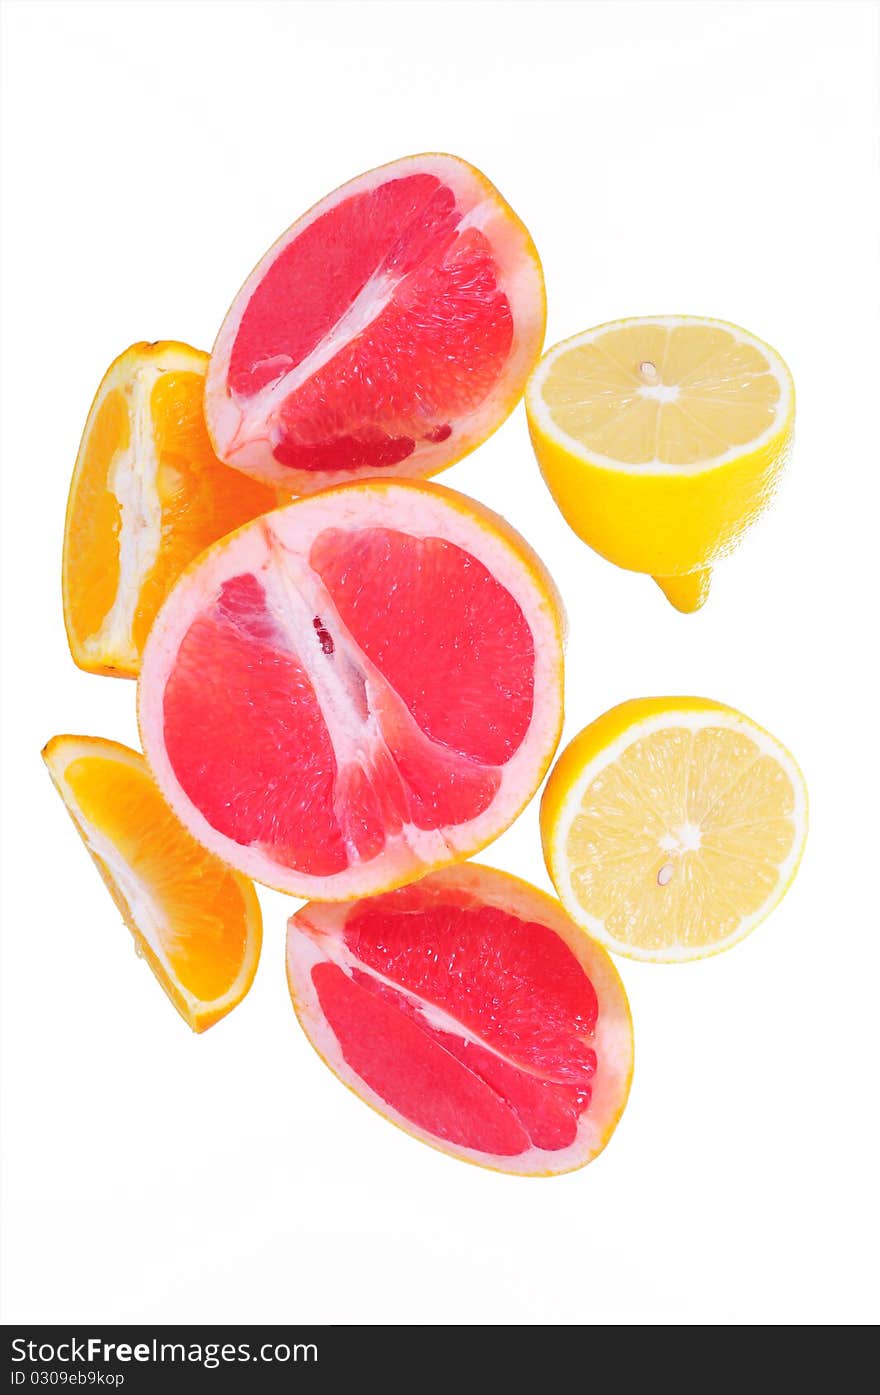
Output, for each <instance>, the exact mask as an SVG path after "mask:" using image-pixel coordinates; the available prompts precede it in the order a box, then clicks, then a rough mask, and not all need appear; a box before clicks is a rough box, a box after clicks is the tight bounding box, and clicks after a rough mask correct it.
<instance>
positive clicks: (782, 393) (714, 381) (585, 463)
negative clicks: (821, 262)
mask: <svg viewBox="0 0 880 1395" xmlns="http://www.w3.org/2000/svg"><path fill="white" fill-rule="evenodd" d="M526 412H527V415H528V421H529V431H530V433H531V437H532V444H533V446H534V449H535V454H536V455H537V458H538V462H539V464H540V466H541V471H542V473H543V475H544V478H545V480H546V482H547V485H548V486H549V488H550V491H551V493H552V495H553V497H554V499H555V500H556V503H557V504H558V506H559V508H560V510H561V511H562V514H563V515H564V517H565V519H566V520H567V522H568V523H569V524H570V526H571V527H572V528H573V529H574V531H575V532H576V533H577V534H578V536H579V537H581V538H583V540H584V541H585V542H587V543H589V545H590V546H591V547H593V548H595V550H596V551H597V552H599V553H601V555H602V556H603V557H607V558H608V560H609V561H611V562H615V563H617V565H618V566H620V567H626V568H628V569H629V570H631V571H637V572H647V573H648V575H650V576H653V577H654V579H655V580H656V581H657V582H658V584H659V585H660V587H661V588H662V589H663V591H664V592H665V593H666V595H667V597H668V598H669V600H670V601H671V602H672V604H673V605H674V606H676V607H677V609H679V610H684V611H690V610H696V609H697V608H698V607H699V606H700V605H702V604H703V602H704V601H705V599H706V597H707V595H708V590H709V577H710V568H711V566H712V565H713V564H714V563H715V562H716V561H718V560H719V559H720V558H722V557H724V556H726V555H727V553H729V552H730V551H731V550H732V549H733V548H734V547H735V546H736V544H737V543H738V542H739V540H740V538H741V537H742V534H743V533H744V532H745V530H746V529H747V528H748V527H749V525H750V524H751V523H753V522H754V520H755V519H756V518H757V517H758V515H759V514H760V513H761V512H762V510H763V509H764V508H765V507H766V506H767V504H768V503H769V501H770V500H771V498H772V496H773V493H774V491H775V488H776V485H777V482H778V479H779V475H780V473H781V471H782V469H783V467H784V465H785V462H786V460H787V458H788V455H789V453H790V449H791V442H792V436H793V430H794V383H793V381H792V377H791V373H790V372H789V370H788V368H787V367H786V365H785V363H784V362H783V360H782V359H781V358H780V356H779V354H777V353H776V352H775V350H773V349H771V348H770V347H769V345H767V344H764V343H762V341H761V340H760V339H756V338H755V336H754V335H752V334H749V333H747V332H746V331H745V330H744V329H740V328H738V326H736V325H732V324H728V323H726V322H725V321H723V320H708V319H699V318H696V317H694V316H689V315H660V316H648V317H646V318H642V319H630V320H616V321H613V322H612V323H610V324H605V325H599V326H598V328H596V329H590V330H587V331H585V332H584V333H583V334H578V335H575V337H574V338H573V339H566V340H564V341H563V342H562V343H561V344H557V345H556V346H555V347H554V348H552V349H550V351H549V352H548V353H547V354H546V355H545V356H544V358H543V359H542V360H541V362H540V363H539V364H538V366H537V368H536V369H535V371H534V373H533V374H532V376H531V378H530V380H529V383H528V387H527V389H526Z"/></svg>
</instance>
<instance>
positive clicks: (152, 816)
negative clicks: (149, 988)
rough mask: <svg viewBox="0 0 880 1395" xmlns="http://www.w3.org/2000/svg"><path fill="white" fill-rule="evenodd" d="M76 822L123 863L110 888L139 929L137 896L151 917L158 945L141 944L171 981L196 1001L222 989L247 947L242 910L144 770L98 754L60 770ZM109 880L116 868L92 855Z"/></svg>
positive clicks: (227, 879)
mask: <svg viewBox="0 0 880 1395" xmlns="http://www.w3.org/2000/svg"><path fill="white" fill-rule="evenodd" d="M65 780H66V782H67V784H68V785H69V787H70V789H71V790H72V792H73V795H74V797H75V799H76V802H77V804H78V806H79V811H80V814H81V816H82V818H83V819H84V820H85V821H86V822H87V823H88V824H89V825H91V826H92V827H93V828H94V829H95V830H96V832H97V833H98V835H99V836H102V837H103V838H105V839H107V840H108V841H109V842H110V843H111V844H112V845H113V849H114V850H115V851H116V852H117V853H118V857H119V861H120V862H122V863H125V864H126V865H127V869H129V870H130V878H126V880H125V884H124V885H122V884H120V883H119V882H117V886H116V888H114V896H115V898H116V899H117V900H119V897H120V895H121V897H122V900H123V902H124V903H127V905H128V908H129V911H130V912H131V916H132V918H133V919H135V920H136V921H137V922H138V928H139V929H143V926H142V924H141V920H142V919H143V916H142V915H141V916H140V917H138V909H139V907H138V906H135V905H134V904H132V903H133V901H134V900H135V898H136V897H137V898H143V902H145V903H146V902H149V903H150V904H151V906H152V908H153V911H154V914H152V915H151V916H150V920H151V921H152V922H153V924H154V925H155V927H156V935H157V936H158V943H156V942H153V941H152V939H151V938H150V937H149V936H145V938H147V942H148V943H149V944H150V946H151V948H152V949H153V950H154V951H155V953H156V955H157V956H158V958H159V959H160V961H162V962H163V963H167V965H168V966H169V968H170V971H171V974H172V975H173V978H174V980H175V981H176V983H177V984H179V985H180V986H181V987H182V988H183V989H184V990H186V992H188V993H189V994H191V995H192V996H193V997H194V998H196V999H198V1000H199V1001H200V1002H203V1003H209V1002H213V1001H214V1000H216V999H218V998H220V997H222V996H223V995H224V994H225V993H227V992H228V991H229V989H230V988H231V987H232V985H233V984H234V983H235V980H236V979H237V977H238V975H239V974H240V972H241V969H242V964H243V962H244V959H245V957H246V953H247V947H248V931H249V923H248V908H247V906H246V905H245V901H244V897H243V895H242V892H241V888H240V886H239V883H238V880H237V878H236V877H235V875H234V874H233V873H232V872H231V871H229V870H228V869H227V868H225V867H224V866H223V864H222V863H220V862H219V861H218V859H217V858H215V857H213V856H212V855H211V854H210V853H207V852H206V851H205V850H204V849H203V848H201V847H200V846H199V844H198V843H196V842H195V840H194V839H193V838H192V837H190V835H189V834H188V833H187V832H186V830H185V829H184V828H183V826H182V825H181V824H180V823H179V822H178V820H177V819H176V817H175V816H174V814H173V813H172V812H171V810H170V809H169V808H168V806H167V805H166V803H165V801H164V800H163V798H162V796H161V795H160V794H159V791H158V789H157V788H156V786H155V784H154V783H153V781H152V779H151V778H150V776H149V774H148V773H147V771H146V768H144V770H139V769H137V768H136V767H135V766H133V765H130V764H128V763H126V762H122V761H119V760H113V759H111V758H108V757H105V756H80V757H78V758H76V759H74V760H72V761H71V762H70V764H69V765H68V766H67V768H66V770H65ZM99 855H100V856H101V860H102V862H103V864H104V866H105V868H106V871H107V873H109V875H110V876H111V877H112V876H115V874H116V871H117V863H116V860H115V859H114V861H113V863H111V862H110V861H109V859H108V858H107V857H106V856H105V855H104V854H103V853H101V852H100V850H99Z"/></svg>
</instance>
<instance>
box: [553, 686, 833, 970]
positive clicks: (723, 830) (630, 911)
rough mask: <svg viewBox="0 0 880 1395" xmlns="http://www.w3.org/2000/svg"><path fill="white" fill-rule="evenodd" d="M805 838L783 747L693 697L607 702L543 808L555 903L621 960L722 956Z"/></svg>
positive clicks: (801, 796) (766, 908)
mask: <svg viewBox="0 0 880 1395" xmlns="http://www.w3.org/2000/svg"><path fill="white" fill-rule="evenodd" d="M806 835H807V791H806V786H805V785H804V779H803V776H802V775H801V772H800V770H799V769H798V767H797V765H796V764H795V762H794V760H793V759H792V757H791V756H790V755H789V753H788V751H786V749H785V747H784V746H781V745H780V743H779V742H778V741H777V740H776V739H775V738H774V737H772V736H770V735H769V733H768V732H766V731H764V730H762V728H761V727H759V726H757V725H756V723H755V722H752V721H750V720H749V718H748V717H744V716H743V714H742V713H741V712H736V711H734V709H733V708H732V707H725V706H724V705H723V704H722V703H720V702H710V701H709V700H708V699H705V698H693V697H686V698H674V697H673V698H639V699H636V700H634V701H631V702H624V703H622V704H621V705H620V706H619V707H613V708H612V709H611V711H610V712H606V713H605V714H604V715H603V716H601V717H599V718H598V719H597V720H596V721H595V722H593V723H592V724H591V725H590V726H588V727H585V728H584V730H583V731H582V732H580V734H579V735H578V736H576V737H575V738H574V740H573V741H572V742H571V743H570V745H569V746H567V747H566V749H565V750H564V751H563V753H562V755H561V756H560V758H559V760H558V761H557V762H556V765H555V766H554V769H553V773H552V774H551V776H550V779H549V780H548V781H547V786H546V788H545V790H544V797H543V800H542V802H541V838H542V842H543V845H544V858H545V860H546V863H547V870H548V871H549V873H550V876H551V878H552V881H553V884H554V886H555V887H556V890H557V892H558V893H559V897H560V899H561V901H562V904H563V906H564V907H565V909H566V910H567V911H568V913H569V915H570V916H571V917H572V918H573V919H574V920H575V921H576V922H577V924H578V925H580V926H581V927H582V928H583V929H584V930H586V931H588V932H589V934H591V935H594V936H595V937H596V939H598V940H600V941H601V942H602V943H603V944H604V945H607V946H608V948H609V949H613V950H615V951H616V952H617V953H619V954H625V955H628V956H629V957H630V958H632V959H650V960H655V961H659V962H672V961H676V960H682V959H700V958H702V957H703V956H704V955H708V954H717V953H718V952H719V951H720V950H723V949H729V948H730V946H731V945H734V944H736V943H737V942H738V941H739V940H741V939H743V938H744V936H746V935H747V934H748V933H749V931H750V930H753V929H754V928H755V926H756V925H757V924H758V923H759V922H760V921H762V920H763V919H764V917H765V916H766V915H769V913H770V911H772V910H773V907H774V906H776V905H777V904H778V902H779V901H780V900H781V899H782V897H783V895H784V894H785V892H786V891H787V889H788V887H789V886H790V885H791V883H792V881H793V880H794V875H795V872H796V871H797V868H798V864H799V862H800V859H801V854H802V853H803V849H804V841H805V839H806Z"/></svg>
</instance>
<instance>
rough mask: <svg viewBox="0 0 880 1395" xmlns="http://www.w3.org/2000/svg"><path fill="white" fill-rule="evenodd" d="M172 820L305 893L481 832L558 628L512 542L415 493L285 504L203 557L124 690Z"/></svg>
mask: <svg viewBox="0 0 880 1395" xmlns="http://www.w3.org/2000/svg"><path fill="white" fill-rule="evenodd" d="M140 719H141V729H142V733H143V739H144V743H145V749H146V751H147V755H148V758H149V760H150V762H151V764H152V767H153V769H154V771H155V773H156V778H157V780H158V781H159V784H160V787H161V789H162V791H163V793H164V794H165V796H166V798H167V799H168V800H169V802H170V803H171V804H172V807H173V808H174V809H175V810H176V811H177V813H178V814H179V816H180V818H181V819H182V820H183V822H184V823H185V824H186V826H187V827H188V828H189V829H190V830H191V832H192V833H193V834H194V835H195V836H196V837H197V838H199V839H200V840H201V841H202V842H203V843H204V844H205V845H206V846H207V847H209V848H210V849H211V850H212V851H214V852H216V853H218V854H219V855H220V856H222V857H224V858H225V859H227V860H228V861H229V862H230V863H231V864H232V865H233V866H235V867H238V868H239V869H240V870H242V871H244V872H246V873H247V874H248V875H251V876H253V877H255V878H257V879H258V880H261V881H265V882H268V883H269V884H270V885H273V886H277V887H279V888H281V889H282V890H287V891H291V892H293V893H294V894H298V895H303V896H306V895H310V896H312V897H314V898H317V899H325V898H326V899H331V900H332V899H344V898H346V897H349V896H355V895H364V894H370V893H372V892H375V891H380V890H384V889H386V888H388V887H390V886H394V885H401V884H403V883H404V882H406V881H411V880H413V879H414V878H416V877H419V876H421V875H423V874H424V873H425V872H426V871H428V870H430V868H431V867H433V866H438V865H441V864H444V863H448V862H453V861H457V860H459V859H460V858H462V857H464V856H467V855H469V854H470V853H471V852H473V851H475V850H476V849H477V848H479V847H482V846H485V844H486V843H487V842H488V841H490V840H491V839H492V838H493V837H495V836H496V835H497V834H498V833H499V832H500V831H501V830H502V829H503V828H504V827H506V826H507V824H508V823H509V822H511V820H512V819H513V818H514V817H515V816H516V814H517V813H518V812H519V810H520V809H521V808H522V807H523V805H524V804H525V803H526V802H527V801H528V799H529V798H530V797H531V795H532V794H533V793H534V790H535V788H536V787H537V785H538V783H539V782H540V780H541V778H542V775H543V773H544V771H545V770H546V768H547V765H548V764H549V761H550V758H551V756H552V753H553V750H554V749H555V746H556V742H557V741H558V737H559V728H560V725H561V719H562V615H561V609H560V604H559V601H558V597H557V596H556V593H555V591H554V589H553V586H552V583H551V582H550V581H549V578H548V577H547V575H546V573H545V572H544V571H543V568H542V567H541V564H540V563H539V562H538V559H537V558H536V557H535V556H534V554H533V553H532V552H531V550H530V549H529V548H528V546H527V544H526V543H525V542H524V541H523V540H522V539H521V538H519V537H518V536H517V535H516V534H513V533H512V531H511V530H510V529H508V528H507V526H506V525H505V524H503V522H502V521H501V520H499V519H497V518H495V517H494V515H492V514H490V513H488V511H487V510H485V509H483V508H481V507H480V506H479V505H477V504H474V503H473V502H472V501H470V500H466V499H464V498H463V497H462V496H460V495H456V494H453V493H452V492H451V491H448V490H444V489H441V488H439V487H438V486H436V485H427V484H415V483H411V482H403V481H371V482H367V483H365V484H363V485H347V486H344V487H342V488H339V489H337V490H332V491H328V492H326V493H324V494H323V495H321V496H320V497H316V498H313V499H306V500H301V501H298V502H297V503H294V504H291V505H289V506H288V507H287V508H285V509H279V510H277V511H276V512H274V513H273V514H272V515H270V516H267V517H265V518H263V519H259V520H256V521H255V522H254V523H253V524H250V525H248V526H247V527H245V528H242V529H240V530H239V531H238V533H236V534H234V535H232V536H231V537H230V538H227V539H224V540H223V541H221V542H220V543H218V544H217V545H216V546H215V547H214V548H212V549H210V550H209V551H208V552H207V553H206V554H205V555H204V556H203V558H202V559H201V560H200V562H199V563H198V564H197V565H196V566H194V567H193V568H191V569H190V571H189V572H188V573H187V575H186V576H185V577H184V578H183V579H182V580H181V582H180V583H179V585H178V586H177V588H176V589H175V591H174V592H173V593H172V596H171V597H170V598H169V600H168V602H167V603H166V605H165V607H164V608H163V611H162V613H161V615H160V617H159V620H158V621H157V624H156V627H155V629H154V633H153V635H152V636H151V638H150V641H149V644H148V646H147V653H146V656H145V662H144V669H143V673H142V677H141V684H140Z"/></svg>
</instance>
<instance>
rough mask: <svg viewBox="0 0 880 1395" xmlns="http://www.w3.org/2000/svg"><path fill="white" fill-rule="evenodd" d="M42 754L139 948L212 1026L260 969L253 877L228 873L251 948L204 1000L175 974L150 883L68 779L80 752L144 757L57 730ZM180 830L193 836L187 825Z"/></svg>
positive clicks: (137, 765) (166, 985)
mask: <svg viewBox="0 0 880 1395" xmlns="http://www.w3.org/2000/svg"><path fill="white" fill-rule="evenodd" d="M42 756H43V760H44V762H45V764H46V768H47V770H48V771H49V775H50V776H51V779H52V783H53V784H54V786H55V788H56V789H57V791H58V793H59V794H60V796H61V798H62V800H63V801H64V805H65V808H66V809H67V812H68V814H69V815H70V818H71V820H72V822H73V824H74V827H75V828H76V830H77V832H78V833H79V835H80V837H81V838H82V841H83V842H84V844H85V846H86V848H87V849H88V852H89V855H90V857H91V858H92V861H93V862H94V864H95V866H96V867H97V869H98V871H99V872H100V874H101V878H102V880H103V882H104V884H105V886H106V887H107V890H108V891H109V893H110V895H111V896H112V898H113V900H114V902H115V904H116V907H117V909H118V910H119V912H120V914H121V915H122V918H123V920H124V921H125V924H126V925H127V927H128V929H129V930H130V932H131V934H132V937H133V939H134V942H135V948H136V950H137V953H138V954H139V955H140V956H141V957H142V958H144V959H145V960H146V962H147V963H148V964H149V966H150V968H151V969H152V971H153V974H154V975H155V977H156V979H157V980H158V982H159V984H160V985H161V987H162V989H163V990H164V992H165V993H166V995H167V996H168V998H169V1000H170V1001H171V1002H172V1003H173V1005H174V1007H175V1008H176V1009H177V1011H178V1012H179V1013H180V1016H181V1017H182V1018H183V1020H184V1021H185V1022H186V1023H187V1025H188V1026H189V1027H191V1028H192V1030H193V1031H194V1032H196V1033H202V1032H205V1031H207V1030H208V1028H209V1027H212V1026H214V1024H215V1023H217V1022H219V1021H220V1019H221V1018H223V1017H225V1016H226V1015H227V1014H228V1013H229V1012H231V1011H232V1009H233V1008H234V1007H236V1006H237V1005H238V1003H240V1002H241V1000H242V999H243V998H244V997H245V995H246V994H247V993H248V991H249V989H250V987H251V984H252V983H253V980H254V976H255V974H256V971H257V965H258V964H259V960H260V949H261V944H262V914H261V911H260V903H259V901H258V899H257V894H256V891H255V890H254V888H253V886H252V884H251V882H250V881H248V880H247V878H246V877H242V876H240V875H239V874H238V873H237V872H235V871H230V873H229V875H230V876H232V877H233V878H234V879H235V881H236V884H237V886H238V889H239V891H240V893H241V896H242V900H243V903H244V906H245V914H246V919H247V930H248V934H247V951H246V954H245V957H244V960H243V962H242V966H241V970H240V972H239V974H238V975H237V977H236V979H235V980H234V982H233V983H232V984H230V987H229V989H228V990H227V992H226V993H224V994H223V995H222V996H221V997H219V998H216V999H214V1000H213V1001H211V1002H203V1001H202V1000H201V999H199V998H197V997H195V996H194V995H193V994H192V993H190V992H189V991H188V990H187V989H186V988H185V987H184V986H183V985H182V984H181V983H179V982H178V981H177V979H176V978H175V975H174V971H173V969H172V967H171V965H170V964H169V962H168V959H167V956H166V954H165V953H164V951H163V948H162V945H161V942H160V938H159V936H158V935H157V934H156V926H157V924H158V922H159V920H160V918H161V917H162V912H161V910H160V909H159V908H158V906H157V904H156V902H155V900H154V898H153V897H152V895H151V891H150V888H149V887H148V886H146V885H145V884H144V883H143V882H142V881H140V880H139V879H138V878H137V876H136V875H135V874H134V873H133V870H132V868H131V867H130V865H129V864H128V862H127V861H126V860H125V859H124V858H123V857H122V856H121V854H120V853H119V850H118V849H117V848H116V847H115V846H114V844H113V842H112V840H111V839H110V838H109V837H108V836H107V835H106V834H105V833H104V832H102V831H101V830H100V829H99V828H96V827H95V826H94V824H92V823H91V822H90V821H88V820H86V819H85V818H84V817H83V814H82V811H81V810H80V808H79V806H78V803H77V799H76V796H75V794H74V792H73V790H72V789H71V787H70V785H69V784H68V782H67V779H66V774H65V772H66V770H67V768H68V766H69V765H70V764H71V763H72V762H73V761H76V760H78V759H80V758H81V757H88V756H100V757H104V758H111V759H113V760H116V761H119V762H120V763H121V764H123V765H129V766H131V767H132V769H134V770H136V771H138V772H139V773H142V772H146V771H147V770H148V767H147V764H146V761H145V760H144V757H143V756H142V755H140V753H139V752H137V751H132V750H131V749H130V748H129V747H128V746H123V745H122V744H121V743H119V742H117V741H110V740H108V739H106V738H103V737H90V736H71V735H66V734H65V735H59V736H53V737H52V739H51V740H50V741H49V742H47V744H46V746H45V747H44V749H43V751H42ZM181 836H182V837H186V836H188V835H187V834H186V832H185V830H183V829H181Z"/></svg>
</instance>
